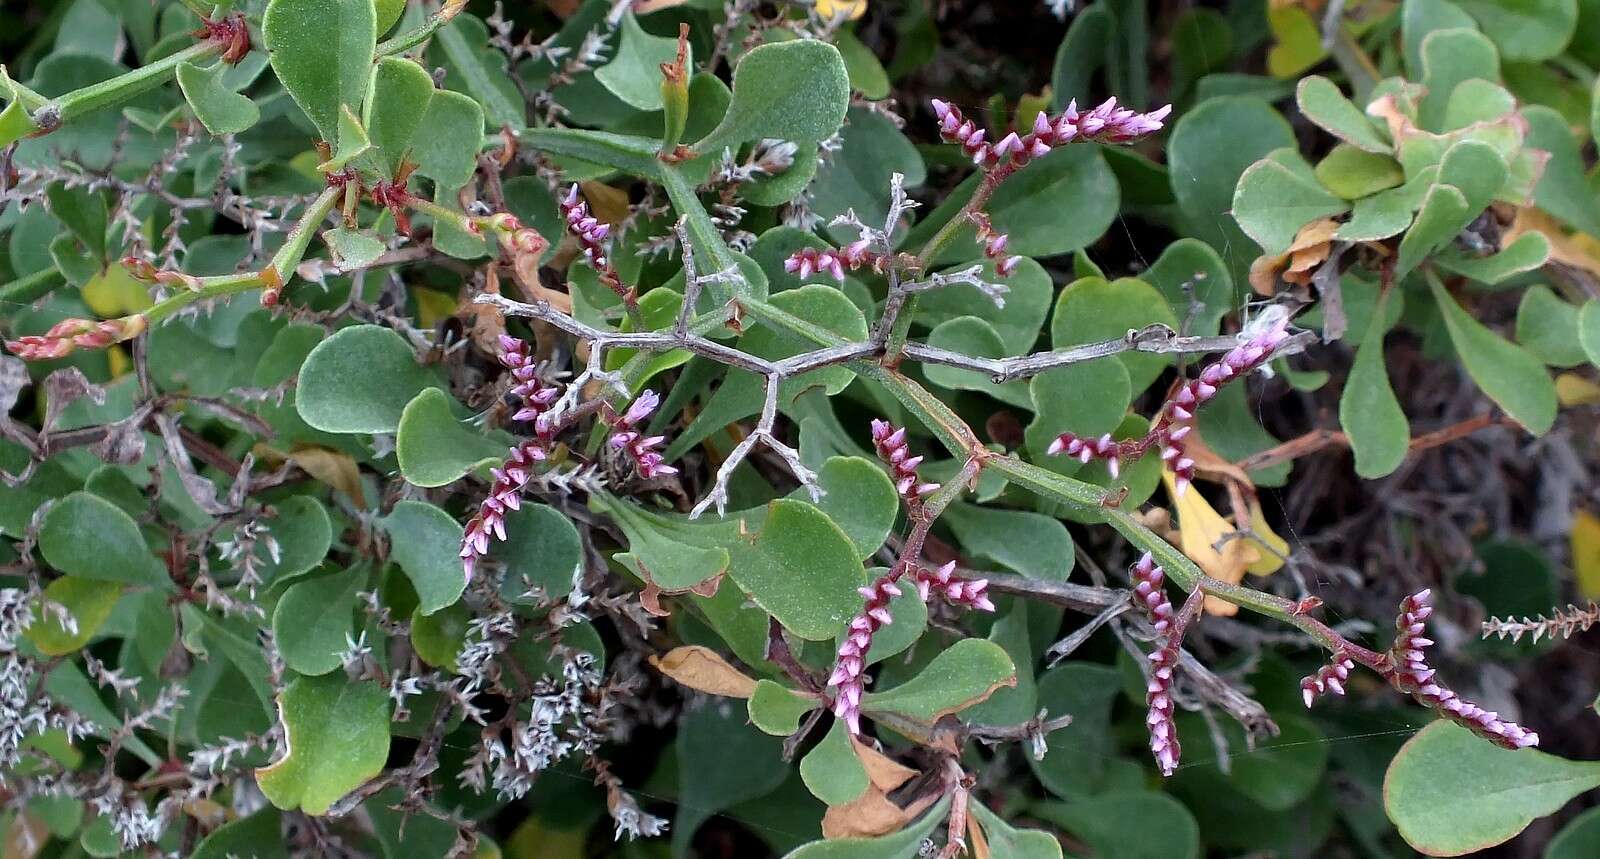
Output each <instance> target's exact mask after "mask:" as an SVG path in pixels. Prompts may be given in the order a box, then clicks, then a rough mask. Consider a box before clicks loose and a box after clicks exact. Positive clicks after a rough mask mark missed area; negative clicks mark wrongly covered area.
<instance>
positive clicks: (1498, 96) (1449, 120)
mask: <svg viewBox="0 0 1600 859" xmlns="http://www.w3.org/2000/svg"><path fill="white" fill-rule="evenodd" d="M1516 109H1517V99H1516V96H1513V95H1512V94H1511V93H1510V91H1508V90H1507V89H1506V88H1505V87H1503V86H1500V85H1499V84H1497V83H1492V82H1490V81H1486V80H1484V79H1482V78H1473V79H1471V80H1465V81H1462V82H1461V83H1459V84H1456V88H1455V89H1453V90H1451V91H1450V101H1449V102H1447V103H1446V104H1445V108H1444V122H1443V124H1442V126H1441V130H1448V131H1457V130H1462V129H1466V128H1468V127H1470V126H1471V125H1472V124H1474V123H1478V122H1492V121H1494V120H1497V119H1500V118H1501V117H1504V116H1505V115H1506V114H1509V113H1511V112H1512V111H1515V110H1516Z"/></svg>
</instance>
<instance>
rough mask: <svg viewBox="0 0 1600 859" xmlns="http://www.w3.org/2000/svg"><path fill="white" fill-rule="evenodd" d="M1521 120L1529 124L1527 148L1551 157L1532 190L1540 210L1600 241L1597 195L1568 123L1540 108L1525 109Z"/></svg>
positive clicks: (1599, 214)
mask: <svg viewBox="0 0 1600 859" xmlns="http://www.w3.org/2000/svg"><path fill="white" fill-rule="evenodd" d="M1522 117H1523V118H1524V119H1525V120H1527V123H1528V138H1527V144H1526V145H1527V146H1529V147H1532V148H1534V149H1543V150H1544V151H1546V152H1548V153H1550V160H1549V161H1547V162H1546V163H1545V165H1544V174H1543V175H1542V176H1541V177H1540V178H1539V184H1538V185H1536V186H1534V189H1533V198H1534V200H1535V201H1536V202H1537V203H1538V204H1539V208H1541V209H1543V210H1545V211H1546V212H1549V213H1550V214H1552V215H1555V216H1556V217H1558V218H1560V219H1561V220H1563V221H1566V222H1567V223H1568V224H1571V225H1572V226H1573V227H1576V228H1577V229H1579V230H1582V231H1583V232H1585V233H1588V234H1589V235H1591V236H1596V237H1600V194H1596V193H1595V190H1594V188H1593V186H1591V185H1590V184H1589V180H1588V177H1587V176H1586V175H1585V167H1584V159H1583V155H1582V153H1581V152H1580V151H1579V141H1578V139H1577V138H1575V137H1573V135H1572V130H1571V128H1570V126H1568V124H1567V120H1566V119H1564V118H1563V117H1562V116H1561V114H1559V113H1557V112H1555V111H1554V110H1551V109H1550V108H1548V107H1543V106H1540V105H1533V106H1530V107H1528V108H1526V109H1524V110H1523V111H1522Z"/></svg>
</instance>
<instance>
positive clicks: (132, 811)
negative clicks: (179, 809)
mask: <svg viewBox="0 0 1600 859" xmlns="http://www.w3.org/2000/svg"><path fill="white" fill-rule="evenodd" d="M176 803H177V800H176V799H175V798H174V797H170V796H169V797H168V798H166V799H164V800H162V801H161V802H159V803H157V804H156V809H155V811H154V812H152V811H151V810H150V808H149V806H147V805H145V801H144V799H143V798H141V797H140V796H139V795H138V794H128V793H126V792H125V791H124V790H123V788H122V783H121V782H120V781H112V782H111V786H110V787H109V788H107V789H106V790H105V791H104V792H102V793H100V794H98V795H96V796H93V797H90V799H89V807H90V808H93V809H94V811H95V814H97V815H99V816H100V817H102V818H106V819H108V820H109V821H110V822H111V831H112V832H113V833H115V834H116V836H117V838H118V839H119V840H120V841H121V842H122V849H124V850H137V849H138V848H140V847H142V846H144V845H146V844H154V843H155V842H156V841H157V840H159V839H160V838H161V833H162V832H163V831H164V830H165V829H166V828H167V816H168V813H169V812H171V811H175V810H176Z"/></svg>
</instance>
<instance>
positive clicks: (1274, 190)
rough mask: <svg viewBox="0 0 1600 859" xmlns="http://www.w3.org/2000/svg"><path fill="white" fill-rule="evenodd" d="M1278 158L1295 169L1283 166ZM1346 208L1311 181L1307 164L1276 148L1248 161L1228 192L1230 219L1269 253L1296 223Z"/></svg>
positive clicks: (1284, 245) (1283, 247)
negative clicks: (1288, 162) (1236, 185)
mask: <svg viewBox="0 0 1600 859" xmlns="http://www.w3.org/2000/svg"><path fill="white" fill-rule="evenodd" d="M1283 159H1288V160H1291V161H1293V162H1294V163H1295V164H1296V165H1297V166H1298V167H1299V168H1301V169H1296V167H1290V166H1287V165H1286V164H1285V163H1284V160H1283ZM1346 208H1348V204H1347V203H1345V202H1344V201H1343V200H1341V199H1339V198H1338V197H1336V196H1334V195H1333V194H1331V193H1329V192H1328V190H1327V189H1326V188H1324V187H1322V184H1321V183H1319V182H1317V180H1316V177H1315V176H1314V175H1313V174H1312V170H1311V165H1309V164H1306V163H1305V160H1304V159H1302V158H1300V156H1299V154H1298V153H1295V152H1288V153H1282V152H1281V150H1280V152H1274V153H1273V155H1272V157H1268V158H1263V159H1262V160H1260V161H1257V162H1256V163H1255V164H1252V165H1250V168H1249V169H1248V170H1245V171H1244V174H1243V175H1241V176H1240V177H1239V187H1238V189H1237V190H1235V191H1234V195H1233V217H1234V219H1236V220H1237V221H1238V222H1239V226H1240V227H1241V228H1243V229H1244V231H1245V234H1246V235H1248V236H1250V238H1252V239H1255V241H1256V244H1259V245H1261V250H1262V252H1263V253H1266V254H1269V255H1272V256H1277V255H1278V254H1282V253H1284V252H1285V251H1287V250H1288V249H1289V245H1290V244H1291V243H1293V241H1294V237H1295V234H1296V233H1298V232H1299V231H1300V228H1301V227H1303V226H1305V225H1306V224H1309V223H1311V222H1312V221H1314V220H1316V219H1318V218H1325V217H1328V216H1331V215H1337V214H1340V213H1342V212H1344V211H1345V209H1346Z"/></svg>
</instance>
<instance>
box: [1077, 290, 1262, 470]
mask: <svg viewBox="0 0 1600 859" xmlns="http://www.w3.org/2000/svg"><path fill="white" fill-rule="evenodd" d="M1288 326H1289V316H1288V314H1287V313H1286V312H1284V311H1282V309H1281V308H1277V307H1274V308H1270V309H1269V310H1268V311H1267V312H1266V313H1263V314H1262V315H1261V316H1259V317H1257V318H1256V320H1255V321H1254V322H1252V323H1251V324H1250V325H1247V326H1245V329H1244V330H1243V331H1241V332H1239V339H1238V345H1236V346H1234V347H1233V348H1232V349H1229V350H1228V351H1227V352H1226V353H1224V354H1223V356H1222V357H1221V358H1219V359H1217V361H1215V362H1214V363H1212V364H1210V365H1209V366H1207V367H1206V368H1205V369H1204V370H1201V371H1200V377H1199V378H1197V379H1191V380H1188V381H1186V382H1183V383H1182V384H1181V385H1179V387H1178V391H1177V393H1175V394H1173V395H1172V398H1171V399H1169V400H1167V402H1166V403H1165V404H1164V405H1163V406H1162V407H1161V411H1160V413H1159V415H1158V416H1157V418H1156V420H1155V423H1154V424H1152V425H1151V427H1150V431H1149V432H1148V433H1146V434H1145V435H1144V436H1143V437H1142V438H1137V439H1130V440H1127V441H1122V442H1116V441H1113V440H1112V439H1111V437H1110V436H1109V435H1106V436H1101V437H1100V438H1099V439H1097V440H1090V439H1084V438H1082V437H1080V436H1078V435H1076V434H1074V433H1070V432H1064V433H1062V434H1061V435H1059V436H1057V437H1056V439H1055V441H1053V442H1051V443H1050V448H1049V453H1050V454H1051V455H1056V454H1062V453H1065V454H1067V455H1068V456H1073V457H1076V458H1077V459H1078V460H1079V461H1081V462H1089V461H1090V460H1093V459H1100V460H1104V461H1105V463H1106V466H1107V468H1108V469H1110V471H1111V474H1112V476H1115V475H1116V474H1117V470H1118V467H1119V465H1120V460H1124V459H1134V458H1137V457H1139V456H1142V455H1143V454H1144V453H1145V451H1147V450H1149V449H1150V448H1152V447H1157V448H1160V451H1161V460H1162V462H1163V463H1165V464H1166V467H1167V468H1169V469H1171V470H1172V473H1173V478H1174V484H1175V486H1176V489H1177V492H1178V494H1179V495H1182V494H1183V493H1184V492H1185V491H1186V490H1187V489H1188V488H1189V484H1190V483H1191V482H1193V480H1194V466H1195V462H1194V459H1193V458H1192V457H1190V456H1188V455H1186V452H1185V442H1184V440H1185V439H1186V438H1187V437H1188V435H1189V434H1190V433H1191V432H1193V431H1194V419H1195V412H1196V411H1197V410H1198V409H1199V408H1200V406H1202V405H1204V404H1205V403H1207V402H1209V401H1210V400H1211V399H1212V398H1213V397H1215V396H1216V395H1217V389H1218V388H1220V387H1221V386H1223V385H1225V384H1227V383H1228V382H1229V381H1231V380H1233V379H1237V378H1240V377H1243V376H1245V375H1248V374H1249V373H1250V372H1252V371H1254V370H1256V369H1258V368H1260V367H1262V366H1263V365H1265V364H1266V363H1267V362H1268V361H1269V360H1271V359H1272V356H1273V354H1274V353H1275V352H1276V350H1277V349H1278V347H1279V346H1281V345H1283V342H1284V341H1285V340H1287V339H1289V331H1288Z"/></svg>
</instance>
